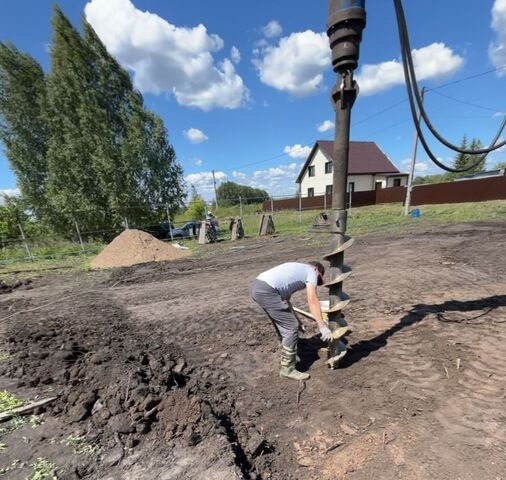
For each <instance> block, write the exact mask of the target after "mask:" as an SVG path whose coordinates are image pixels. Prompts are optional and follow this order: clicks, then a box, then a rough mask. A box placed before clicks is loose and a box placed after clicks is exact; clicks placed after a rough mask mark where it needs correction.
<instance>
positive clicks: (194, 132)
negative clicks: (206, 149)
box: [183, 128, 209, 143]
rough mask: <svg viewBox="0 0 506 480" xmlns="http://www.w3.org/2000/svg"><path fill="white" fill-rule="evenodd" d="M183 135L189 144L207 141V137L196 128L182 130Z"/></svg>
mask: <svg viewBox="0 0 506 480" xmlns="http://www.w3.org/2000/svg"><path fill="white" fill-rule="evenodd" d="M183 135H184V136H185V137H186V138H187V139H188V140H189V141H190V142H191V143H202V142H205V141H206V140H209V137H208V136H207V135H206V134H205V133H204V132H203V131H202V130H199V129H198V128H190V129H188V130H183Z"/></svg>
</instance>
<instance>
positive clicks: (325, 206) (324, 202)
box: [323, 192, 327, 211]
mask: <svg viewBox="0 0 506 480" xmlns="http://www.w3.org/2000/svg"><path fill="white" fill-rule="evenodd" d="M325 210H327V192H325V193H324V194H323V211H325Z"/></svg>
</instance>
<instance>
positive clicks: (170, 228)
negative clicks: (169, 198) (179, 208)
mask: <svg viewBox="0 0 506 480" xmlns="http://www.w3.org/2000/svg"><path fill="white" fill-rule="evenodd" d="M165 211H166V212H167V221H168V222H169V233H170V241H171V242H173V241H174V237H173V235H172V222H171V221H170V211H169V206H168V205H165Z"/></svg>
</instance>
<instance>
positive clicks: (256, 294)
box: [250, 279, 299, 350]
mask: <svg viewBox="0 0 506 480" xmlns="http://www.w3.org/2000/svg"><path fill="white" fill-rule="evenodd" d="M250 295H251V298H252V299H253V300H254V301H255V302H256V303H257V304H258V305H260V306H261V307H262V308H263V309H264V311H265V313H266V314H267V315H268V316H269V318H270V319H271V321H272V323H273V325H274V327H275V328H276V331H277V333H278V335H279V337H280V338H281V343H282V344H283V345H284V346H285V347H288V348H291V349H292V350H295V349H296V348H297V340H298V338H299V323H298V322H297V319H296V318H295V316H294V314H293V313H292V311H291V310H290V308H289V306H288V302H287V301H286V300H283V299H282V298H281V296H280V295H279V293H278V292H277V291H276V290H275V289H274V288H272V287H271V286H270V285H269V284H267V283H266V282H263V281H262V280H258V279H255V281H254V282H253V284H252V285H251V288H250Z"/></svg>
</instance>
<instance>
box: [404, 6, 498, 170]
mask: <svg viewBox="0 0 506 480" xmlns="http://www.w3.org/2000/svg"><path fill="white" fill-rule="evenodd" d="M394 5H395V12H396V15H397V25H398V31H399V40H400V44H401V54H402V63H403V70H404V77H405V80H406V89H407V93H408V100H409V104H410V109H411V113H412V116H413V121H414V124H415V128H416V130H417V133H418V136H419V137H420V142H421V143H422V145H423V147H424V149H425V151H426V152H427V155H428V156H429V158H430V159H431V160H432V161H433V162H434V163H435V164H436V165H438V166H439V167H440V168H442V169H443V170H446V171H448V172H455V173H458V172H465V171H468V170H471V169H473V168H474V167H476V166H477V165H479V164H480V163H481V162H483V160H484V159H485V158H486V155H487V154H488V153H490V152H492V151H494V150H497V149H498V148H501V147H502V146H504V145H506V141H502V142H500V143H496V142H497V140H498V139H499V137H500V136H501V133H502V131H503V130H504V127H505V126H506V117H505V118H504V119H503V122H502V124H501V127H500V129H499V131H498V132H497V134H496V136H495V138H494V140H493V141H492V142H491V144H490V145H489V147H487V148H483V149H477V150H466V149H462V148H460V147H457V146H455V145H453V144H451V143H450V142H448V141H446V140H445V139H444V138H443V137H442V136H441V135H439V133H438V132H437V130H436V129H435V128H434V127H433V125H432V124H431V122H430V120H429V118H428V116H427V114H426V112H425V109H424V107H423V102H422V98H421V96H420V93H419V91H418V86H417V82H416V75H415V69H414V65H413V59H412V56H411V47H410V43H409V36H408V32H407V25H406V19H405V16H404V10H403V7H402V1H401V0H394ZM413 92H414V94H413ZM414 97H415V98H416V103H417V104H418V108H419V109H420V114H421V116H422V118H423V120H424V121H425V123H426V124H427V127H428V128H429V130H430V131H431V133H432V134H433V135H434V136H435V137H436V138H437V139H438V140H439V141H440V142H441V143H443V144H444V145H445V146H447V147H448V148H450V149H452V150H454V151H456V152H459V153H462V154H472V155H476V154H483V156H482V157H480V158H479V159H478V160H477V161H476V162H475V163H473V164H472V165H470V166H469V167H466V168H464V169H454V168H451V167H447V166H446V165H444V164H443V163H441V162H440V161H439V160H438V159H437V158H436V157H435V156H434V154H433V153H432V152H431V150H430V148H429V146H428V145H427V142H426V140H425V136H424V134H423V132H422V129H421V127H420V123H419V120H418V118H417V111H416V105H415V99H414Z"/></svg>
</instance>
